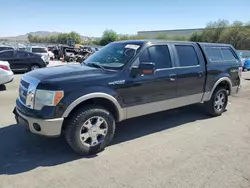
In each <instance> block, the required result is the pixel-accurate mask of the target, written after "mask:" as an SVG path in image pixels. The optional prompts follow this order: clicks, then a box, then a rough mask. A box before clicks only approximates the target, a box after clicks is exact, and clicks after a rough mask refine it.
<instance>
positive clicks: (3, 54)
mask: <svg viewBox="0 0 250 188" xmlns="http://www.w3.org/2000/svg"><path fill="white" fill-rule="evenodd" d="M13 54H14V53H13V51H6V52H1V53H0V57H1V58H11V57H13Z"/></svg>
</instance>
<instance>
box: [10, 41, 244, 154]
mask: <svg viewBox="0 0 250 188" xmlns="http://www.w3.org/2000/svg"><path fill="white" fill-rule="evenodd" d="M241 72H242V66H241V62H240V58H239V56H238V55H237V53H236V51H235V49H234V48H233V47H232V46H231V45H227V44H207V43H194V42H165V41H153V40H152V41H136V40H135V41H133V40H131V41H119V42H113V43H110V44H108V45H106V46H105V47H103V48H102V49H100V50H99V51H98V52H96V53H94V54H93V55H91V56H90V57H89V58H87V59H86V60H85V61H84V62H83V63H82V64H81V65H79V66H77V65H67V66H58V67H51V68H46V69H43V70H35V71H32V72H30V73H27V74H25V75H24V76H23V78H22V80H21V83H20V90H19V97H18V99H17V101H16V107H15V109H14V110H13V113H14V114H15V117H16V120H17V122H18V123H20V124H24V125H26V126H28V127H29V130H30V131H31V132H32V133H35V134H39V135H45V136H51V137H55V136H60V135H62V134H63V135H65V137H66V140H67V142H68V143H69V145H70V146H71V147H72V148H73V149H74V150H75V151H76V152H77V153H79V154H82V155H88V154H91V153H97V152H99V151H101V150H102V149H103V148H105V147H106V146H107V145H108V144H109V143H110V142H111V141H112V138H113V136H114V133H115V127H116V122H121V121H123V120H126V119H129V118H134V117H138V116H143V115H146V114H151V113H155V112H159V111H164V110H170V109H173V108H178V107H181V106H186V105H191V104H196V103H202V104H203V105H204V107H205V109H206V110H207V112H208V113H209V114H210V115H211V116H220V115H221V114H222V113H223V112H224V111H225V109H226V107H227V104H228V96H229V95H232V94H235V93H237V92H238V91H239V89H240V76H241ZM135 126H136V125H135Z"/></svg>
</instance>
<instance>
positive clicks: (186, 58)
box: [175, 45, 199, 67]
mask: <svg viewBox="0 0 250 188" xmlns="http://www.w3.org/2000/svg"><path fill="white" fill-rule="evenodd" d="M175 47H176V50H177V54H178V57H179V64H180V67H188V66H196V65H199V61H198V58H197V54H196V52H195V49H194V47H193V46H187V45H185V46H184V45H183V46H181V45H176V46H175Z"/></svg>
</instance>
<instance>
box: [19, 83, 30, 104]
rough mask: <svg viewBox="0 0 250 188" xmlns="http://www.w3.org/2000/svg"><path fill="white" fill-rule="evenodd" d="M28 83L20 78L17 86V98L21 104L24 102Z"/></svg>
mask: <svg viewBox="0 0 250 188" xmlns="http://www.w3.org/2000/svg"><path fill="white" fill-rule="evenodd" d="M29 85H30V84H29V83H28V82H25V81H24V80H21V82H20V87H19V98H20V100H21V102H22V103H23V104H26V99H27V93H28V88H29Z"/></svg>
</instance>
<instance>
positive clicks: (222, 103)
mask: <svg viewBox="0 0 250 188" xmlns="http://www.w3.org/2000/svg"><path fill="white" fill-rule="evenodd" d="M227 104H228V93H227V90H226V89H224V88H217V89H215V91H214V93H213V95H212V97H211V99H210V101H208V102H206V103H205V106H206V109H207V112H208V113H209V114H210V115H212V116H220V115H221V114H222V113H223V112H224V111H225V109H226V107H227Z"/></svg>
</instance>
